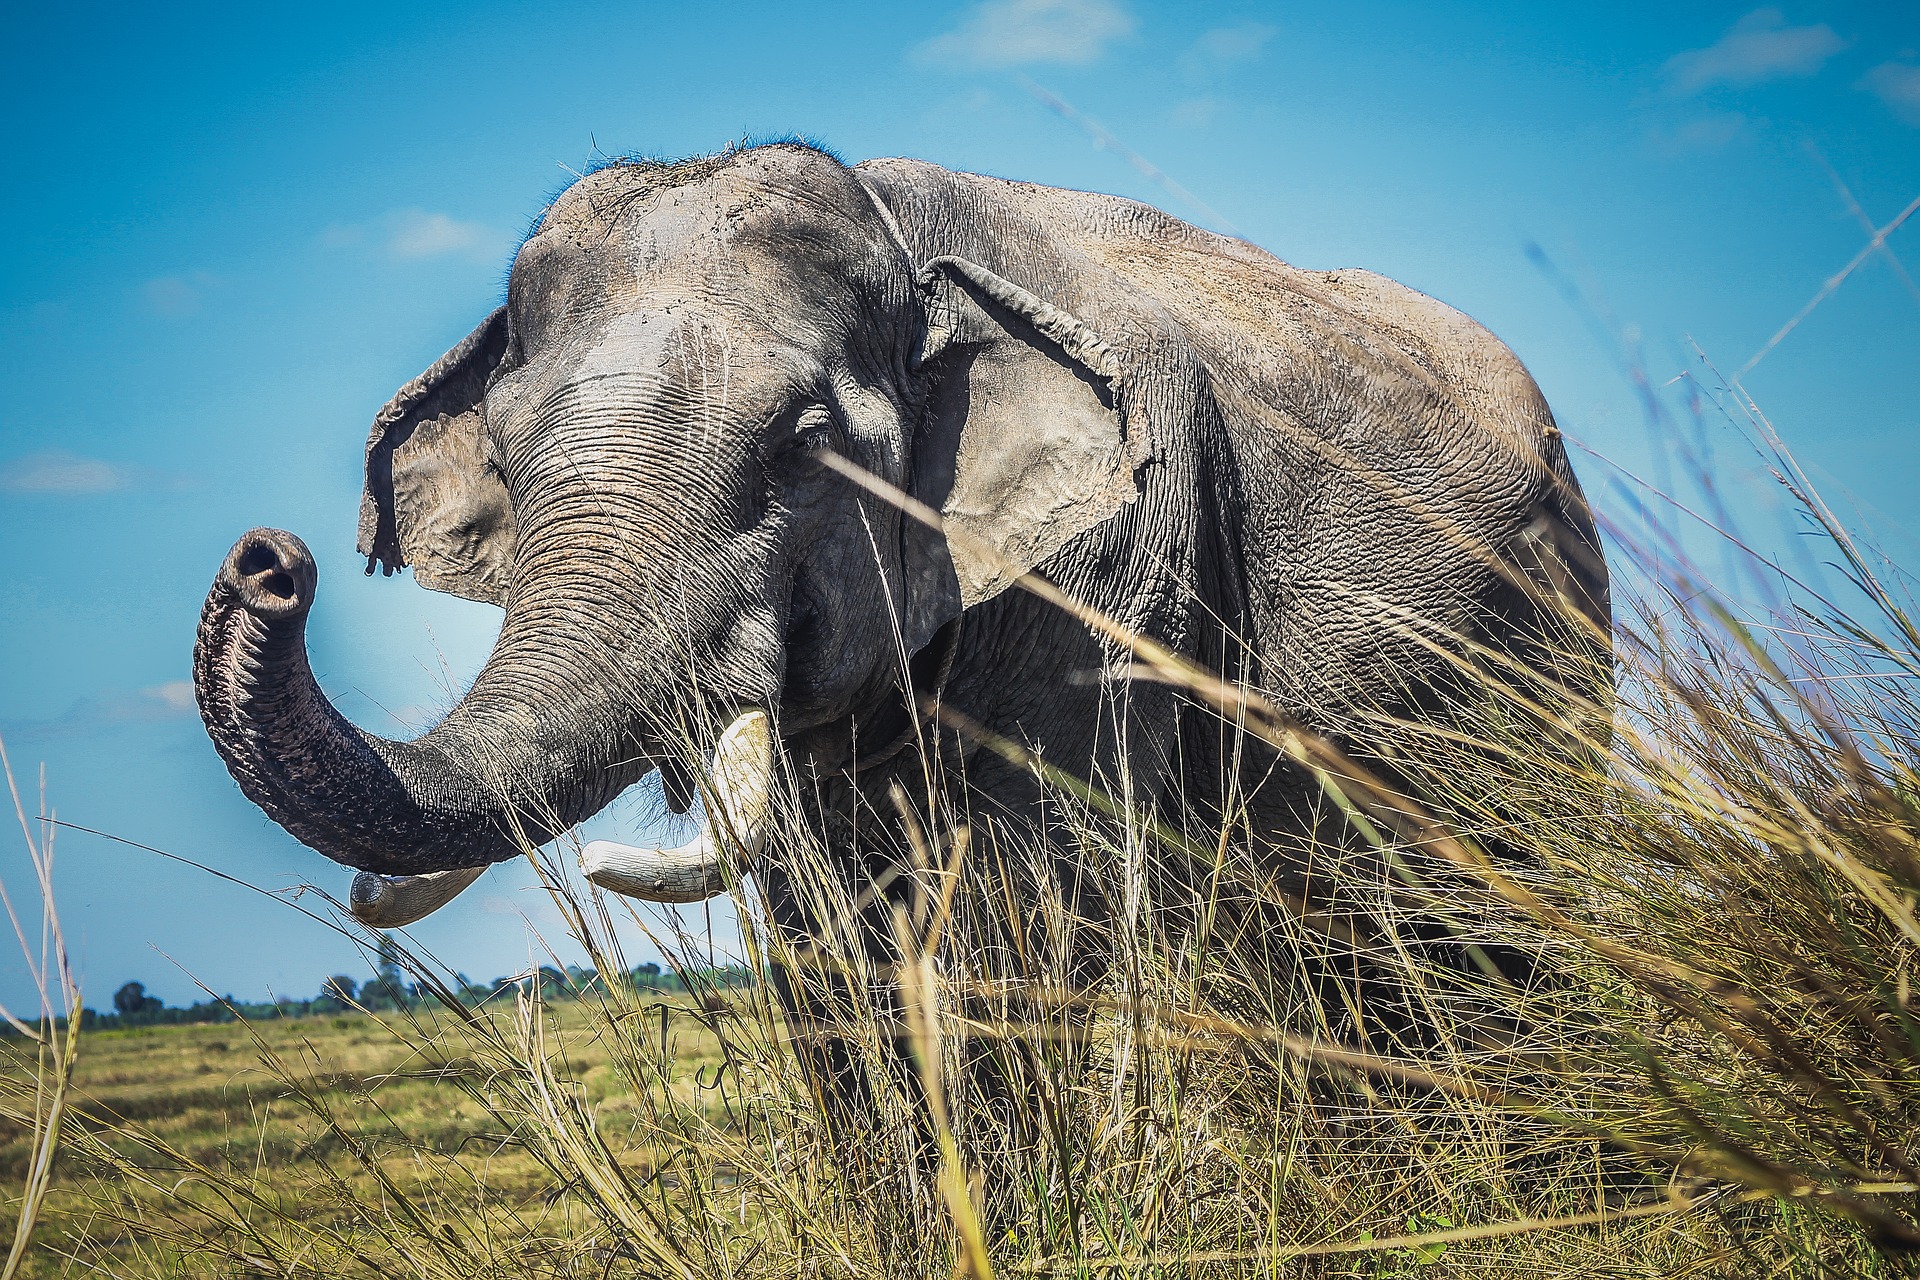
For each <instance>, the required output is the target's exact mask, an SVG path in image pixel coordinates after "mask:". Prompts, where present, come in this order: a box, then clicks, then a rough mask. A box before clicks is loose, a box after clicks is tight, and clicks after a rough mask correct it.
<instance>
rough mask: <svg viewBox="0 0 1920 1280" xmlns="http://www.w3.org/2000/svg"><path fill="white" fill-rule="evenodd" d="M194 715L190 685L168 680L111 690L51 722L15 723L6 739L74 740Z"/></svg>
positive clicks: (25, 721) (80, 703) (30, 740)
mask: <svg viewBox="0 0 1920 1280" xmlns="http://www.w3.org/2000/svg"><path fill="white" fill-rule="evenodd" d="M193 714H195V704H194V700H193V683H192V681H189V680H169V681H167V682H166V683H164V684H156V685H153V686H152V687H150V688H146V689H111V690H107V691H105V692H102V693H99V694H95V695H94V696H93V697H90V698H82V699H81V700H80V701H79V702H76V703H74V704H73V706H72V707H70V708H68V709H67V711H66V713H65V714H64V715H59V716H55V717H54V718H53V719H51V720H16V721H13V722H11V723H9V724H8V725H7V726H6V728H7V735H8V736H9V737H14V738H18V739H20V740H21V741H23V742H32V741H39V740H44V739H49V738H74V737H81V736H84V735H86V734H89V733H100V732H106V731H110V730H114V729H119V728H123V727H125V726H128V725H140V724H155V723H160V722H164V721H168V720H180V719H183V718H185V717H187V716H191V715H193Z"/></svg>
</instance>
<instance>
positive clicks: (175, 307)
mask: <svg viewBox="0 0 1920 1280" xmlns="http://www.w3.org/2000/svg"><path fill="white" fill-rule="evenodd" d="M219 283H220V280H219V277H217V276H214V275H212V274H210V273H208V272H205V271H188V272H183V273H182V274H180V275H171V276H155V277H154V278H153V279H151V280H149V281H147V282H146V283H145V284H143V285H141V286H140V299H141V301H142V302H144V303H145V304H146V307H147V310H149V311H151V312H152V313H153V314H154V315H157V316H165V317H167V318H168V319H169V320H178V319H180V318H181V317H183V316H190V315H192V314H193V313H194V312H196V311H198V310H200V300H201V298H202V297H203V296H205V294H206V292H207V290H208V289H211V288H212V287H213V286H214V285H216V284H219Z"/></svg>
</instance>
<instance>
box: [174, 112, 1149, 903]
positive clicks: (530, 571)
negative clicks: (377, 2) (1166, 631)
mask: <svg viewBox="0 0 1920 1280" xmlns="http://www.w3.org/2000/svg"><path fill="white" fill-rule="evenodd" d="M1126 390H1127V389H1126V379H1125V375H1124V372H1123V370H1122V367H1121V362H1120V360H1119V357H1118V356H1117V355H1116V354H1115V352H1114V351H1112V350H1111V349H1110V348H1109V347H1107V346H1106V345H1105V344H1104V343H1103V342H1101V341H1100V340H1099V339H1098V338H1097V337H1096V336H1095V335H1093V334H1092V333H1091V332H1089V331H1088V329H1087V328H1086V326H1085V325H1083V324H1082V323H1080V322H1079V321H1078V320H1076V319H1075V318H1074V317H1072V316H1070V315H1067V314H1066V313H1064V312H1062V311H1060V310H1058V309H1056V308H1054V307H1052V306H1050V305H1048V304H1047V303H1046V302H1044V301H1042V300H1041V299H1039V298H1037V297H1035V296H1034V295H1032V294H1031V293H1028V292H1027V291H1025V290H1023V289H1021V288H1019V287H1016V286H1015V285H1012V284H1010V283H1009V282H1008V281H1006V280H1005V279H1002V278H1001V277H999V276H997V275H995V274H994V273H993V272H991V271H989V270H987V269H986V268H985V267H983V266H980V265H978V264H976V263H973V262H969V261H965V260H961V259H955V258H941V259H935V260H933V261H929V262H916V261H915V260H914V259H913V255H912V253H911V252H910V250H909V249H908V247H907V245H906V243H905V242H904V240H903V238H902V236H901V234H900V231H899V228H898V226H897V224H896V223H895V222H894V220H893V218H892V216H891V214H890V212H889V211H888V209H887V208H886V206H885V204H884V203H883V202H882V200H881V199H880V197H879V196H878V195H877V194H876V193H875V192H874V191H873V190H872V189H871V188H869V187H867V186H865V185H863V183H862V181H861V180H860V178H859V177H858V175H857V174H855V173H854V172H853V171H851V170H849V169H847V168H845V167H843V166H842V165H841V164H839V162H837V161H835V160H834V159H832V158H831V157H828V156H826V155H823V154H821V153H819V152H816V151H813V150H811V149H808V148H805V147H801V146H796V145H776V146H770V147H762V148H755V149H751V150H743V151H736V152H729V153H726V154H724V155H721V156H717V157H712V158H708V159H703V160H696V161H686V162H681V163H679V164H672V165H663V164H652V163H620V164H616V165H612V166H609V167H608V168H605V169H602V170H599V171H597V172H595V173H593V174H591V175H589V176H587V177H586V178H584V179H582V180H581V181H579V182H577V183H576V184H575V185H574V186H573V187H571V188H570V189H569V190H568V191H566V192H565V193H564V194H563V195H562V196H561V197H559V198H558V199H557V200H556V201H555V202H554V203H553V205H552V206H551V207H550V208H549V209H548V210H547V212H546V213H545V215H544V216H543V218H542V219H541V221H540V223H539V224H538V226H537V227H536V229H535V231H534V233H533V235H532V236H531V237H530V238H529V239H528V240H527V242H526V243H525V245H524V246H523V247H522V248H521V249H520V250H519V252H518V254H517V256H516V258H515V260H514V263H513V268H512V272H511V275H510V278H509V283H508V288H507V299H506V303H505V305H504V306H502V307H501V308H500V309H499V310H498V311H496V312H494V313H493V314H492V315H490V316H489V317H487V319H486V320H484V321H483V322H482V323H481V325H480V327H479V328H478V329H476V330H475V331H474V332H473V334H472V335H471V336H470V337H468V338H467V339H465V340H464V341H463V342H461V343H460V344H459V345H458V346H456V347H455V348H454V349H453V350H452V351H450V352H449V353H448V354H447V355H446V356H445V357H443V358H442V359H441V360H439V361H438V362H436V363H435V364H434V365H433V366H432V367H431V368H430V369H428V370H427V371H426V372H425V373H424V374H422V375H421V376H420V377H419V378H417V379H415V380H414V381H413V382H411V383H409V384H408V385H407V386H406V387H405V388H403V389H402V390H401V391H400V393H399V394H398V395H397V396H396V397H395V398H394V399H393V401H392V402H391V403H390V404H388V405H387V407H386V408H385V409H383V410H382V411H381V412H380V414H379V415H378V417H377V418H376V419H375V421H374V426H373V432H372V435H371V438H370V439H369V442H368V446H367V465H366V476H367V482H366V492H365V496H364V499H363V502H362V507H361V517H360V550H361V551H362V552H363V553H365V554H366V555H367V556H368V558H369V559H368V572H372V570H373V568H374V566H375V565H379V566H381V567H382V568H384V569H385V570H386V571H387V572H388V573H391V572H393V571H394V570H395V569H398V568H400V567H402V566H411V567H412V568H413V571H414V575H415V577H416V578H417V579H418V580H419V581H420V582H421V583H423V584H425V585H427V586H429V587H433V588H436V589H438V590H443V591H449V592H453V593H455V594H458V595H462V596H466V597H468V598H471V599H476V600H484V601H490V602H492V603H495V604H498V605H499V606H501V607H502V608H503V609H504V610H505V618H504V620H503V623H502V626H501V630H500V636H499V640H498V642H497V644H496V647H495V648H494V651H493V653H492V655H491V656H490V658H489V659H488V661H487V663H486V666H485V668H484V669H483V670H482V671H481V673H480V675H479V676H478V678H477V679H476V680H475V682H474V684H473V686H472V688H471V689H470V690H469V691H468V692H467V693H466V695H465V696H464V697H463V698H462V699H461V700H460V702H459V704H458V705H457V706H455V707H454V708H453V709H452V710H451V711H450V712H449V713H448V714H447V716H446V717H445V719H444V720H442V721H441V722H440V723H439V724H438V725H436V726H435V727H434V728H432V729H431V730H430V731H428V732H427V733H425V734H424V735H423V736H421V737H419V738H418V739H416V740H413V741H410V742H400V741H391V740H387V739H384V738H380V737H376V736H373V735H371V734H368V733H366V732H364V731H362V730H360V729H358V728H356V727H355V726H353V725H352V724H350V723H349V722H348V721H347V720H346V719H345V718H344V717H342V716H341V715H340V713H339V712H338V711H336V710H335V709H334V708H333V707H332V706H331V704H330V703H329V702H328V701H327V699H326V697H325V695H324V694H322V693H321V691H320V689H319V687H318V686H317V684H316V683H315V681H314V678H313V675H312V673H311V671H310V670H309V669H308V666H307V660H306V655H305V642H304V627H305V620H306V617H307V613H308V610H309V608H310V607H311V606H312V604H313V600H314V590H315V587H316V585H317V579H316V573H315V569H314V563H313V560H312V557H311V556H310V555H309V554H308V552H307V550H306V548H305V547H304V546H303V545H302V544H301V543H300V541H299V540H298V539H297V538H295V537H293V536H292V535H290V534H287V533H282V532H278V531H274V530H264V529H259V530H254V531H253V532H250V533H248V534H247V535H246V536H244V537H243V538H242V539H241V540H240V541H239V543H238V544H237V545H236V546H235V547H234V549H233V551H232V552H231V553H230V554H229V555H228V557H227V560H226V562H225V564H224V565H223V566H222V567H221V570H220V573H219V575H218V577H217V579H216V581H215V583H214V585H213V588H212V591H211V593H210V594H209V596H208V599H207V603H206V607H205V610H204V613H203V616H202V620H201V625H200V637H199V644H198V646H197V649H196V656H195V687H196V690H197V694H198V698H199V703H200V708H201V711H202V715H203V716H204V718H205V720H206V723H207V727H208V730H209V732H210V734H211V736H212V738H213V740H214V742H215V744H216V746H217V747H218V749H219V751H220V754H221V755H222V757H223V758H224V759H225V761H226V763H227V765H228V768H229V769H230V770H231V771H232V773H233V775H234V777H235V778H236V780H238V782H239V784H240V786H241V788H242V790H244V791H245V792H246V794H247V795H248V796H249V797H251V798H252V799H253V800H254V801H255V802H256V803H258V804H259V805H260V806H261V807H262V808H263V809H265V810H266V811H267V812H268V813H269V814H270V815H271V816H272V817H274V818H275V819H276V820H277V821H279V822H280V823H281V825H283V826H284V827H286V829H287V830H288V831H290V832H291V833H293V834H294V835H295V836H297V837H298V838H299V839H301V840H302V841H304V842H305V843H307V844H309V845H311V846H312V847H313V848H315V849H317V850H319V851H320V852H321V853H323V854H325V855H327V856H328V857H330V858H332V859H334V860H336V861H338V862H342V863H345V864H347V865H348V866H352V867H357V868H361V869H362V870H363V871H365V872H369V873H373V876H372V877H369V876H362V877H361V881H360V884H359V885H358V886H357V888H356V901H357V905H358V906H359V908H360V909H361V914H362V916H363V918H366V919H369V920H373V921H375V922H379V923H399V922H402V921H403V920H404V919H408V918H413V917H416V916H417V915H419V914H424V911H425V910H430V909H431V908H432V907H433V906H437V905H439V903H440V902H444V901H445V900H446V899H447V898H450V897H451V896H452V895H453V894H454V893H457V892H458V891H459V890H460V889H461V888H463V887H465V885H466V884H467V883H469V882H470V881H471V880H472V878H473V876H474V875H475V874H477V868H479V867H482V866H484V865H485V864H488V863H491V862H495V861H499V860H502V859H506V858H510V857H512V856H515V854H516V853H518V852H519V851H520V849H521V848H522V847H523V844H524V843H525V842H533V843H539V842H543V841H545V840H548V839H550V838H552V837H553V836H554V835H556V834H557V833H559V832H560V831H562V830H564V829H565V828H567V827H568V826H570V825H571V824H573V823H576V822H578V821H580V820H582V819H584V818H586V817H588V816H590V815H591V814H593V813H594V812H596V811H597V810H599V809H600V808H601V807H603V806H604V805H605V804H607V803H608V802H609V801H611V800H612V799H613V798H614V797H615V796H616V795H618V794H619V793H620V791H621V790H622V789H624V788H625V787H627V786H628V785H629V784H631V783H633V782H634V781H636V780H638V779H639V778H641V777H643V776H645V774H646V773H647V772H649V771H650V770H651V769H653V768H655V767H659V768H660V769H661V770H662V774H663V781H664V782H665V784H666V787H667V791H668V794H669V797H670V798H671V797H674V796H676V795H678V796H681V797H682V798H683V799H684V798H685V797H686V796H687V794H688V792H689V791H690V790H691V786H692V783H693V781H694V779H695V777H696V776H698V777H700V778H702V779H704V780H705V781H706V782H707V783H708V785H709V786H710V787H711V788H712V790H711V791H710V792H709V795H708V806H707V807H708V811H709V814H710V817H711V819H712V821H713V822H714V823H715V824H718V825H720V826H723V827H724V828H726V829H725V830H724V831H721V832H718V833H712V832H710V833H707V834H703V836H702V837H700V838H699V839H696V840H695V841H694V842H692V843H691V844H690V845H688V846H686V847H684V848H682V849H680V850H670V851H658V850H634V849H630V848H627V847H625V846H590V847H589V850H588V858H587V863H588V869H589V871H590V872H591V873H593V874H594V876H595V878H596V879H598V880H600V881H601V882H602V883H605V884H607V885H609V886H610V887H614V888H618V889H620V890H621V891H623V892H629V893H633V894H636V895H638V896H644V897H657V898H664V899H673V900H690V899H692V898H697V897H704V896H707V895H709V894H711V893H713V892H715V891H717V890H718V889H719V888H720V887H721V884H722V877H721V876H720V874H719V870H720V864H721V853H722V850H723V848H724V847H726V846H729V845H731V846H735V847H740V848H744V849H747V850H752V849H754V848H756V847H757V845H758V843H759V840H760V838H761V834H760V830H759V826H760V824H762V823H763V822H764V820H765V813H766V808H767V800H766V796H767V794H768V788H769V786H770V781H771V779H770V772H771V770H772V769H773V768H774V765H775V753H776V752H777V751H778V749H779V746H778V743H779V739H780V738H781V737H786V738H792V737H793V736H794V735H797V734H802V733H810V734H812V735H813V736H814V737H816V738H817V737H818V736H819V735H820V734H821V733H822V732H826V733H827V734H828V735H829V736H830V735H831V731H832V729H833V726H835V725H836V724H839V723H841V722H845V721H848V720H849V719H850V718H855V717H859V716H861V715H863V714H865V713H866V712H868V711H869V710H870V709H872V708H873V707H875V706H876V705H878V704H880V703H881V702H882V701H884V700H885V699H888V698H896V699H897V697H898V693H897V689H898V687H899V685H900V683H901V682H902V681H903V680H904V679H905V678H906V676H905V668H906V667H907V666H908V665H909V664H910V663H911V662H912V660H913V659H914V656H915V655H916V654H922V653H925V652H928V651H930V650H932V649H933V648H935V647H937V646H936V645H935V643H934V642H935V639H936V637H937V636H941V635H942V634H943V631H942V629H943V628H945V627H947V625H948V624H949V623H951V622H953V621H954V620H955V619H956V618H957V617H958V616H959V615H960V613H961V612H962V611H963V610H965V609H967V608H969V607H972V606H973V605H976V604H978V603H980V602H981V601H983V600H986V599H988V598H990V597H991V596H993V595H995V594H997V593H999V592H1001V591H1004V590H1005V589H1007V587H1008V586H1009V585H1010V583H1011V582H1012V580H1013V579H1014V577H1015V576H1016V575H1017V574H1018V573H1020V572H1021V571H1024V570H1026V569H1028V568H1031V567H1033V566H1035V565H1037V564H1039V563H1041V562H1042V561H1044V560H1045V559H1046V558H1047V557H1049V556H1050V555H1052V554H1053V553H1054V552H1056V551H1057V550H1059V549H1060V548H1061V547H1063V546H1064V545H1065V544H1066V543H1067V542H1068V541H1070V540H1071V539H1073V538H1074V537H1075V536H1077V535H1079V534H1080V533H1082V532H1084V531H1086V530H1088V529H1090V528H1092V527H1093V526H1095V525H1096V524H1099V523H1100V522H1102V521H1104V520H1106V519H1107V518H1108V517H1110V516H1111V515H1112V514H1114V513H1115V512H1116V511H1117V510H1119V509H1120V507H1121V505H1122V504H1123V503H1124V502H1126V501H1128V500H1129V499H1130V498H1132V496H1133V495H1134V493H1135V478H1134V471H1135V467H1136V465H1137V463H1138V461H1139V460H1140V459H1142V458H1143V457H1144V456H1145V453H1144V449H1143V447H1142V442H1141V441H1140V440H1138V439H1131V440H1130V439H1129V434H1130V431H1137V428H1130V427H1129V425H1128V422H1127V416H1126V413H1125V405H1126V400H1127V394H1126ZM823 452H832V453H834V454H838V455H840V457H842V458H844V459H846V460H847V461H848V462H850V463H851V464H853V465H854V466H856V467H858V468H861V469H863V470H865V471H867V472H869V473H871V474H872V475H873V476H875V477H878V478H879V479H880V480H881V481H884V482H885V483H886V484H888V485H891V486H893V487H895V488H897V489H900V490H903V491H905V492H906V493H908V494H910V495H912V496H913V497H914V498H916V499H918V500H919V501H921V502H923V503H924V504H926V505H927V506H928V507H931V508H932V509H934V510H937V511H939V512H941V513H942V514H943V515H944V517H945V531H943V530H942V529H940V528H936V527H931V526H929V525H927V524H925V523H922V522H919V521H915V520H911V519H907V518H905V517H903V515H902V513H901V511H900V510H899V509H897V507H896V506H895V505H894V504H892V503H889V502H887V501H883V500H879V499H876V498H874V497H873V496H872V495H871V493H870V492H869V491H868V490H867V489H864V488H862V487H861V486H859V485H855V484H852V483H849V481H848V480H847V479H846V478H844V476H843V475H842V474H841V473H840V472H839V471H838V470H836V469H833V468H829V467H827V466H824V465H822V464H821V461H820V458H819V455H820V454H822V453H823ZM956 528H957V529H959V530H961V531H963V532H964V534H965V535H966V536H964V537H961V536H950V534H951V533H952V530H954V529H956ZM688 742H693V743H697V744H699V745H700V746H701V747H703V748H705V750H701V751H698V752H694V753H689V752H688V751H687V749H686V747H685V745H684V744H686V743H688ZM703 760H708V762H706V763H703ZM680 807H684V804H682V805H681V806H680ZM389 877H392V879H389Z"/></svg>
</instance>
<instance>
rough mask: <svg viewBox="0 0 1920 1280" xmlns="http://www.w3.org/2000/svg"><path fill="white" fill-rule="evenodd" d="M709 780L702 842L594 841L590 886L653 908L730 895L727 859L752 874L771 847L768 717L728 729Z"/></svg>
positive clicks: (588, 865) (584, 858) (749, 717)
mask: <svg viewBox="0 0 1920 1280" xmlns="http://www.w3.org/2000/svg"><path fill="white" fill-rule="evenodd" d="M708 772H709V776H708V779H707V787H706V791H707V796H706V800H707V821H706V823H705V825H704V826H703V827H702V828H701V831H700V834H699V835H697V836H695V837H694V838H693V839H691V840H689V841H687V843H685V844H683V845H681V846H680V847H679V848H677V849H643V848H641V847H640V846H638V845H631V844H617V843H615V842H614V841H612V840H595V841H592V842H591V843H589V844H588V845H587V846H586V847H585V848H583V849H581V850H580V870H581V871H583V872H584V873H586V877H587V879H589V880H591V881H592V882H593V883H595V884H597V885H599V886H600V887H601V888H602V889H609V890H611V891H613V892H614V893H619V894H625V895H626V896H627V897H629V898H640V899H643V900H645V901H647V902H682V903H685V902H705V901H706V900H707V899H708V898H711V897H713V896H714V895H715V894H718V893H724V892H726V888H727V878H726V866H727V857H728V855H729V854H731V855H733V856H734V857H735V858H737V859H738V861H739V864H740V865H742V866H750V865H751V864H752V863H753V861H754V859H756V858H757V857H759V856H760V849H761V847H762V846H763V845H764V844H765V843H766V836H767V816H768V814H769V812H770V811H771V809H772V803H773V802H772V796H773V723H772V721H770V720H769V719H768V718H767V713H766V712H764V711H761V710H758V709H755V710H752V711H746V712H742V713H741V714H740V715H739V716H738V717H737V718H736V719H735V720H734V722H733V723H732V724H730V725H728V726H727V730H726V732H725V733H723V734H721V735H720V740H719V741H718V742H717V743H716V744H715V745H714V748H713V767H712V768H711V769H710V770H709V771H708Z"/></svg>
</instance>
